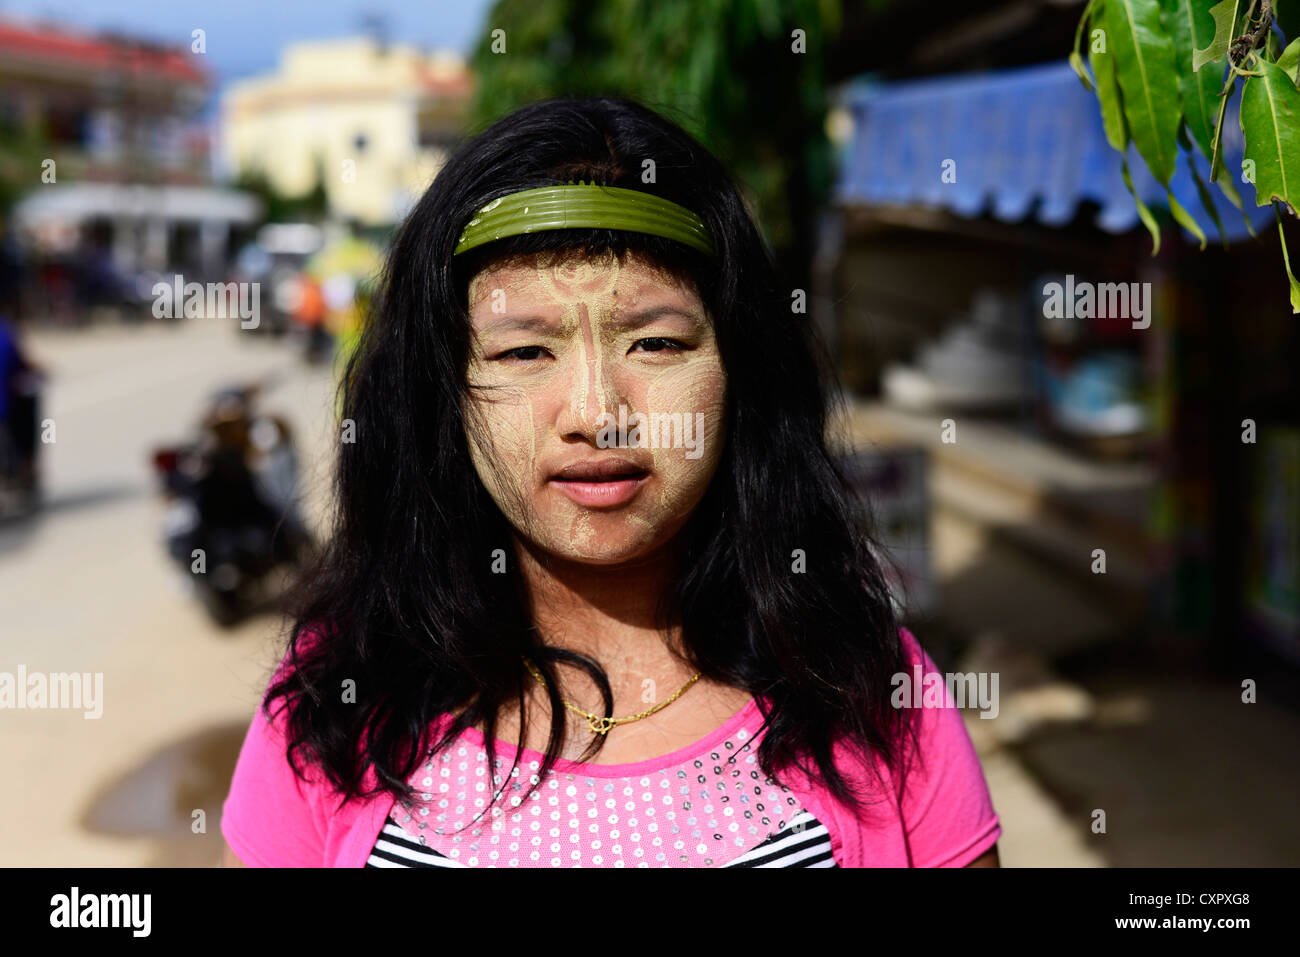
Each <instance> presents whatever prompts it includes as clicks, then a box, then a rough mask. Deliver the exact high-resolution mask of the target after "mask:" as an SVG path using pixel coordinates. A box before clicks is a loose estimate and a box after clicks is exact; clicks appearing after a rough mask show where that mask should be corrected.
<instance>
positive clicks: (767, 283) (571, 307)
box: [222, 97, 1001, 867]
mask: <svg viewBox="0 0 1300 957" xmlns="http://www.w3.org/2000/svg"><path fill="white" fill-rule="evenodd" d="M789 302H790V297H789V294H788V292H786V291H782V290H779V289H777V288H776V287H775V278H774V267H773V264H772V260H771V258H770V255H769V253H768V251H767V249H766V247H765V246H764V244H763V241H762V240H761V238H760V236H759V234H758V232H757V230H756V229H755V227H754V225H753V223H752V222H751V220H750V218H749V216H748V214H747V212H746V208H745V205H744V203H743V201H742V199H741V197H740V195H739V194H738V193H737V190H736V188H735V186H734V185H733V183H732V182H731V181H730V179H729V178H728V176H727V175H726V173H725V172H724V170H723V169H722V168H721V166H720V165H719V164H718V162H717V161H716V160H715V159H714V158H713V157H712V156H710V155H709V154H708V153H707V152H706V151H705V150H704V149H703V148H702V147H701V146H700V145H699V144H698V143H697V142H695V141H694V140H693V139H691V138H690V137H689V136H687V135H686V134H685V133H684V132H683V131H682V130H680V129H679V128H678V127H676V126H675V125H673V124H671V123H669V122H667V121H666V120H664V119H663V118H661V117H660V116H658V115H656V114H655V113H653V112H651V111H650V110H648V109H646V108H644V107H642V106H639V105H636V104H634V103H631V102H628V101H625V100H621V99H615V98H604V97H602V98H591V99H571V100H557V101H549V102H543V103H538V104H534V105H532V106H528V107H526V108H524V109H522V110H519V111H518V112H516V113H514V114H512V115H511V116H508V117H506V118H505V119H503V120H501V121H499V122H498V123H496V124H495V125H493V126H492V127H490V128H489V129H487V130H486V131H485V132H483V133H481V134H480V135H478V136H477V137H475V138H474V139H472V140H470V141H469V142H468V143H466V144H465V145H464V146H463V147H462V148H461V149H460V150H459V151H458V152H457V153H456V155H455V156H454V157H453V158H452V159H451V160H450V161H449V163H448V164H447V165H446V166H445V167H444V168H443V170H442V171H441V172H440V173H439V175H438V177H437V178H436V180H435V181H434V183H433V185H432V186H431V187H430V189H429V190H428V192H427V193H426V194H425V195H424V197H423V198H422V199H421V201H420V202H419V204H418V205H417V206H416V208H415V209H414V211H413V212H412V213H411V214H410V216H409V217H408V219H407V221H406V222H405V223H404V225H403V226H402V228H401V229H400V231H399V233H398V235H397V236H396V238H395V240H394V243H393V246H392V249H391V251H390V255H389V259H388V263H387V268H386V273H385V277H384V283H383V288H382V291H381V294H380V296H379V299H378V301H377V303H376V307H375V312H374V315H373V316H372V318H371V319H370V321H369V322H368V323H367V324H366V326H365V329H364V332H363V333H362V339H361V342H360V344H359V347H358V351H357V354H356V356H355V357H354V358H353V360H352V361H351V362H350V364H349V367H348V370H347V375H346V377H345V381H344V383H343V388H344V405H343V408H344V421H343V441H342V444H341V446H340V462H339V478H338V496H339V508H338V511H337V525H336V528H335V531H334V536H333V540H332V542H331V544H330V546H329V548H328V551H327V552H326V553H325V554H324V556H323V559H322V562H321V564H320V567H319V569H318V573H317V574H316V576H315V577H314V578H313V579H312V580H311V582H310V584H309V586H308V588H307V591H306V595H305V600H304V601H303V603H302V605H301V609H300V611H299V613H298V615H297V618H296V622H295V626H294V629H293V632H292V636H291V641H290V643H289V648H288V651H287V653H286V655H285V658H284V661H283V663H282V665H281V667H280V669H279V671H278V673H277V675H276V676H275V678H274V679H273V681H272V683H271V685H270V687H269V689H268V693H267V695H266V698H265V700H264V702H263V708H262V710H261V711H259V713H258V714H257V715H256V716H255V717H254V721H253V724H252V727H251V728H250V730H249V734H248V737H247V739H246V741H245V744H244V748H243V751H242V753H241V756H240V759H239V764H238V766H237V768H236V771H235V775H234V780H233V783H232V787H231V793H230V796H229V797H228V799H227V801H226V805H225V808H224V815H223V820H222V831H223V834H224V835H225V837H226V840H227V849H226V857H225V860H226V862H227V863H230V864H238V863H240V862H242V863H244V864H249V865H252V864H260V865H303V866H320V865H329V866H356V867H359V866H365V865H371V866H442V867H464V866H471V867H472V866H522V867H532V866H541V867H547V866H571V865H585V866H597V867H608V866H614V867H618V866H638V865H639V866H656V867H658V866H669V867H678V866H706V867H707V866H714V867H717V866H820V867H827V866H830V867H833V866H869V865H886V866H907V865H917V866H927V865H949V866H967V865H971V864H978V865H981V866H997V856H996V842H997V839H998V837H999V835H1000V833H1001V831H1000V828H999V825H998V820H997V816H996V814H995V813H994V811H993V807H992V804H991V802H990V800H989V795H988V790H987V788H986V786H985V783H984V779H983V776H982V773H981V771H980V767H979V763H978V760H977V759H976V757H975V754H974V751H973V749H972V747H971V742H970V739H969V737H968V736H967V734H966V731H965V727H964V725H963V724H962V720H961V715H960V712H959V711H957V710H955V709H953V708H951V707H948V708H931V709H921V710H920V711H918V712H913V711H911V710H908V709H906V708H895V707H893V706H891V703H890V697H891V691H892V690H893V688H894V682H893V681H892V679H893V676H895V675H899V674H904V673H907V674H910V673H911V668H912V666H913V665H914V664H921V665H922V666H923V667H924V668H925V669H927V670H932V669H933V663H932V662H931V661H930V660H929V658H928V657H926V656H924V653H923V652H922V651H921V649H920V648H919V646H918V645H917V644H916V642H915V639H913V638H912V637H911V635H910V634H908V633H907V632H906V631H905V630H900V629H899V627H898V624H897V622H896V621H895V619H894V615H893V610H892V607H891V603H890V597H889V594H888V590H887V587H886V584H885V581H884V579H883V576H882V572H881V569H880V566H879V565H878V563H877V561H876V559H875V558H874V557H873V553H872V551H871V549H870V548H869V547H868V541H867V539H866V537H865V536H864V534H863V533H862V532H861V531H860V530H859V529H858V528H857V525H856V522H855V518H854V516H855V512H854V509H853V506H852V503H851V502H850V500H849V499H848V497H847V495H846V492H845V487H844V484H843V482H842V481H841V479H840V477H839V475H838V473H837V472H836V470H835V468H834V466H833V464H832V460H831V458H830V456H829V455H828V452H827V449H826V446H825V444H824V440H823V433H824V426H825V421H826V416H827V411H826V404H825V403H826V400H825V397H824V394H823V392H822V388H821V384H820V381H819V376H818V366H817V363H816V361H815V359H814V352H813V347H812V344H811V342H810V339H809V335H810V333H809V329H808V327H807V325H806V324H805V322H804V321H803V317H802V316H799V315H792V314H791V311H790V309H789V306H788V303H789ZM947 701H948V703H951V699H947ZM295 769H296V771H297V772H300V773H299V776H298V777H295ZM489 779H490V780H491V784H490V785H489V783H488V782H489Z"/></svg>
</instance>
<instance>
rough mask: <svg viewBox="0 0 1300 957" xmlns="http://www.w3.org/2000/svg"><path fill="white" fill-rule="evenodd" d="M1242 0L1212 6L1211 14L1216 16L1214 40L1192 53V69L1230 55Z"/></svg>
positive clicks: (1232, 0)
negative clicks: (1238, 8) (1229, 50)
mask: <svg viewBox="0 0 1300 957" xmlns="http://www.w3.org/2000/svg"><path fill="white" fill-rule="evenodd" d="M1239 4H1240V0H1223V2H1222V3H1216V4H1215V5H1214V6H1212V7H1210V16H1212V17H1213V18H1214V40H1213V41H1212V42H1211V43H1210V45H1209V46H1208V47H1205V48H1203V49H1200V50H1197V51H1196V52H1195V53H1194V54H1193V55H1192V69H1193V70H1199V69H1200V68H1201V67H1203V66H1204V65H1205V64H1207V63H1211V62H1213V61H1214V60H1222V59H1223V58H1224V57H1226V56H1227V55H1228V47H1229V46H1231V45H1232V28H1233V26H1234V25H1235V24H1236V22H1237V7H1238V5H1239Z"/></svg>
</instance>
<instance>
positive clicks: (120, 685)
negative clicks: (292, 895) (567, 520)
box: [0, 320, 1300, 866]
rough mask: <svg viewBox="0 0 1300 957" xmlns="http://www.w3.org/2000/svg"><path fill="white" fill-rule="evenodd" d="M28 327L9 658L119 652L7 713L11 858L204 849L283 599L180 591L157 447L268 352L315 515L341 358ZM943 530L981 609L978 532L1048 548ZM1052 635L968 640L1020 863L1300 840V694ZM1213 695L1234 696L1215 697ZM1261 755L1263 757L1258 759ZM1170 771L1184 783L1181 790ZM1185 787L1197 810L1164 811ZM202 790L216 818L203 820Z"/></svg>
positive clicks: (88, 657)
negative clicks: (1097, 653)
mask: <svg viewBox="0 0 1300 957" xmlns="http://www.w3.org/2000/svg"><path fill="white" fill-rule="evenodd" d="M32 350H34V352H35V355H36V358H38V360H39V361H42V363H43V364H45V365H47V368H48V369H49V372H51V384H49V390H48V393H47V407H45V410H44V413H43V415H44V416H48V417H51V419H53V420H55V424H56V429H57V432H56V441H55V442H53V443H52V445H48V446H44V447H43V451H44V452H47V455H48V458H47V459H45V463H44V468H45V477H47V507H45V508H44V510H43V511H42V512H40V514H39V515H38V516H35V518H34V519H31V520H30V521H27V523H22V524H17V525H13V524H10V525H5V527H3V528H0V581H3V583H4V586H3V588H0V623H3V632H4V642H3V650H4V662H3V663H0V667H3V668H5V670H10V671H12V670H16V668H17V666H18V664H25V666H26V667H27V670H29V672H31V671H81V672H85V671H90V672H96V671H99V672H103V674H104V703H103V716H101V718H99V719H86V718H83V716H82V713H81V711H60V710H32V711H26V713H23V714H22V715H16V714H10V719H18V718H21V720H8V722H0V762H3V766H4V767H6V768H8V770H9V774H10V775H12V776H10V778H9V780H12V781H13V783H14V787H9V788H5V789H4V791H3V792H0V820H4V822H5V823H4V826H3V827H4V833H3V836H0V865H48V863H52V862H56V861H57V862H62V863H68V865H78V866H139V865H143V866H166V865H181V866H186V865H188V866H195V865H199V866H201V865H208V863H211V862H212V861H213V859H214V858H216V856H217V853H218V852H220V832H218V830H217V822H218V814H220V806H221V801H222V800H224V797H225V793H226V788H227V785H229V775H230V770H231V768H233V766H234V761H235V757H237V754H238V748H239V742H240V741H242V737H243V733H244V729H246V728H247V722H248V718H250V714H251V711H252V707H253V706H255V702H256V698H257V694H259V692H260V690H261V688H263V685H264V683H265V679H266V675H268V674H269V667H270V666H272V663H273V662H272V638H273V636H274V633H276V629H277V627H278V620H277V619H276V618H274V616H273V615H263V616H260V618H256V619H253V620H251V622H248V623H246V624H243V625H240V627H238V628H235V629H231V631H229V632H222V631H220V629H218V628H216V627H214V625H213V624H212V623H211V620H209V619H208V616H207V615H205V614H204V612H203V609H201V607H200V605H199V602H198V601H195V599H194V598H192V597H191V596H188V594H186V593H185V590H183V588H182V580H181V577H179V573H178V572H177V571H175V570H174V568H173V567H172V566H170V564H169V562H168V560H166V557H165V554H164V550H162V544H161V541H160V536H159V521H160V518H161V506H160V503H159V498H157V494H156V488H155V479H153V475H152V473H151V464H149V454H151V450H152V449H153V446H155V445H159V443H165V442H168V441H172V439H175V438H177V437H181V436H183V434H185V433H186V430H187V429H188V428H190V426H191V424H192V420H194V417H195V416H196V413H198V410H199V407H200V406H201V403H203V400H204V398H205V397H207V395H208V394H209V393H211V391H212V390H214V389H217V387H218V386H221V385H224V384H226V382H230V381H234V380H238V378H240V377H261V376H266V374H272V376H276V377H277V378H276V385H274V386H273V387H272V389H270V390H269V391H268V394H266V399H265V402H264V407H265V408H266V410H273V411H277V412H281V413H283V415H286V416H287V417H289V419H290V420H291V423H292V424H294V426H295V429H296V430H298V441H299V443H300V449H302V451H303V463H304V479H305V497H307V507H308V514H309V515H311V516H312V519H313V520H315V521H317V523H318V520H320V515H321V512H322V507H324V493H325V492H326V485H325V481H326V473H325V468H326V467H328V462H329V455H330V451H331V450H330V447H329V443H330V437H331V420H330V406H329V390H330V384H331V380H330V376H329V372H328V371H326V369H325V368H322V367H309V365H307V364H304V363H303V361H302V359H300V356H299V352H298V350H296V347H295V346H294V345H292V343H291V342H290V341H287V339H281V341H272V339H269V338H268V337H261V335H250V334H243V333H235V332H234V330H233V329H231V326H230V324H224V322H221V321H220V320H216V321H205V320H198V321H185V322H175V324H172V325H170V326H166V328H160V326H157V325H152V324H147V325H140V326H101V328H95V329H91V330H83V332H79V333H39V334H36V335H34V337H32ZM933 536H935V545H933V547H935V559H936V567H937V568H939V572H940V583H939V584H940V588H944V586H945V585H946V586H948V601H949V614H948V618H953V616H956V618H957V620H962V619H963V618H965V619H966V620H967V622H971V620H979V618H980V616H979V615H978V614H975V611H976V610H975V609H974V606H971V602H970V601H965V602H963V601H962V597H961V596H962V592H961V590H956V589H954V585H956V584H957V583H958V581H959V579H961V575H962V573H965V572H967V571H969V566H970V560H969V559H970V555H971V554H974V553H978V555H979V566H980V568H983V570H984V573H992V575H996V573H997V572H996V570H997V568H998V567H1004V568H1014V570H1015V575H1017V576H1018V577H1017V580H1018V581H1021V583H1022V585H1027V584H1028V583H1030V581H1032V570H1031V568H1028V567H1022V566H1017V564H1015V563H1017V562H1021V563H1023V558H1017V557H1015V555H1014V554H1013V553H1011V551H1009V550H1006V549H1005V547H1001V549H1000V547H998V546H995V545H988V544H985V545H983V546H982V547H975V546H974V545H972V544H971V542H970V538H969V536H970V533H969V531H963V529H962V527H961V523H959V521H958V520H957V519H956V518H953V516H950V515H949V516H946V518H945V512H943V511H940V512H939V518H936V520H935V523H933ZM963 555H966V558H967V560H965V562H963ZM1028 590H1032V589H1028ZM984 601H985V602H987V601H988V594H987V593H984ZM958 606H961V607H958ZM1080 607H1082V606H1080ZM963 609H965V611H963ZM1030 612H1031V614H1028V618H1032V616H1034V612H1032V609H1031V610H1030ZM1026 619H1027V616H1026V615H1014V614H1011V611H1010V610H1008V609H1005V607H1004V609H1002V611H1001V619H1000V620H1001V622H1002V623H1004V627H1008V628H1015V627H1022V628H1024V635H1032V633H1034V631H1035V629H1034V624H1032V622H1028V620H1026ZM1039 635H1040V636H1043V638H1044V642H1047V644H1044V645H1043V651H1044V654H1039V655H1036V654H1035V653H1034V650H1032V648H1034V642H1032V641H1027V640H1026V638H1024V636H1023V635H1022V636H1019V641H1018V645H1017V648H1018V650H1017V653H1015V661H1011V659H1009V658H1006V657H1004V658H1001V659H998V658H996V657H991V655H997V654H1000V651H998V650H997V646H996V642H992V644H991V642H980V641H976V642H975V644H974V646H972V648H971V650H970V654H971V655H974V657H975V661H966V662H963V663H962V668H989V670H996V671H998V672H1000V674H1001V675H1002V688H1001V693H1002V706H1001V713H1000V715H998V718H997V719H995V720H983V719H980V718H979V716H978V714H975V713H970V714H969V718H967V726H969V727H970V731H971V735H972V737H974V740H975V742H976V745H978V748H979V750H980V755H982V761H983V763H984V771H985V775H987V778H988V783H989V788H991V789H992V793H993V801H995V806H996V807H997V810H998V813H1000V815H1001V818H1002V827H1004V831H1005V833H1004V837H1002V841H1001V857H1002V863H1004V866H1104V865H1106V863H1122V865H1143V863H1153V862H1161V863H1174V862H1178V863H1196V862H1205V863H1284V862H1286V861H1290V859H1294V856H1295V845H1296V840H1297V839H1300V835H1297V833H1295V831H1296V828H1295V826H1294V824H1288V823H1287V815H1286V813H1284V805H1286V797H1284V796H1286V794H1288V793H1294V792H1292V791H1290V788H1288V785H1287V779H1288V778H1290V779H1294V778H1295V776H1296V771H1295V770H1294V768H1290V767H1287V766H1286V763H1284V762H1282V761H1279V759H1278V758H1279V755H1281V754H1282V753H1284V752H1286V750H1287V749H1288V748H1290V746H1291V744H1290V742H1291V741H1294V740H1295V736H1296V733H1297V732H1300V728H1297V727H1296V724H1297V722H1296V719H1295V715H1294V714H1292V713H1290V711H1284V710H1277V709H1274V707H1269V706H1264V705H1261V706H1260V709H1261V710H1258V711H1252V713H1251V715H1249V718H1238V719H1236V722H1238V723H1239V724H1240V723H1242V722H1245V723H1247V724H1248V726H1249V729H1251V732H1249V736H1248V739H1249V740H1243V739H1245V737H1247V736H1245V735H1238V732H1240V731H1243V728H1238V732H1234V731H1232V726H1231V724H1230V722H1231V720H1232V718H1231V715H1230V714H1229V713H1234V711H1235V713H1240V707H1242V706H1240V705H1238V703H1234V702H1235V700H1234V697H1232V694H1231V690H1232V689H1231V687H1226V688H1221V689H1218V690H1221V692H1223V694H1213V696H1212V693H1210V689H1206V688H1205V687H1203V685H1200V684H1197V683H1195V681H1191V683H1188V681H1179V680H1178V679H1177V677H1175V679H1170V680H1169V681H1166V683H1165V684H1164V685H1162V688H1161V689H1158V690H1157V689H1154V688H1152V687H1151V685H1149V683H1145V681H1144V683H1143V684H1141V685H1140V687H1138V688H1134V687H1132V679H1131V677H1130V679H1128V681H1130V687H1127V688H1125V687H1122V679H1119V680H1121V687H1119V688H1115V689H1114V693H1102V694H1092V693H1089V692H1088V690H1086V689H1084V688H1083V687H1080V685H1076V684H1071V683H1067V681H1063V680H1062V679H1060V677H1058V676H1056V675H1054V674H1052V672H1050V671H1048V670H1045V666H1044V661H1045V659H1047V657H1048V655H1047V650H1049V648H1050V642H1048V641H1047V640H1048V638H1050V637H1052V636H1050V635H1044V633H1043V632H1041V629H1039ZM926 637H927V638H928V637H931V636H926ZM1001 654H1004V655H1005V651H1002V653H1001ZM1102 680H1106V679H1102ZM1112 680H1113V679H1112ZM1148 692H1153V693H1152V694H1148ZM1212 697H1213V698H1222V700H1221V701H1218V705H1217V706H1216V705H1214V703H1213V701H1212ZM1208 702H1209V703H1208ZM1196 713H1200V714H1203V718H1201V719H1200V722H1199V726H1201V729H1200V732H1199V733H1197V735H1195V736H1192V737H1195V739H1196V741H1199V742H1200V744H1199V746H1196V748H1190V746H1188V744H1190V737H1188V731H1187V727H1186V722H1184V718H1186V716H1187V715H1190V714H1196ZM1216 728H1217V729H1218V735H1219V737H1222V739H1223V740H1222V741H1216V740H1214V733H1216ZM1234 735H1238V737H1236V744H1235V745H1234ZM1139 741H1143V742H1144V744H1141V746H1140V748H1136V745H1138V742H1139ZM1135 748H1136V752H1135ZM1232 750H1235V753H1236V754H1238V755H1239V761H1238V765H1239V767H1238V771H1236V772H1235V774H1234V775H1222V774H1206V771H1205V768H1206V766H1208V762H1209V759H1210V758H1213V755H1214V754H1219V755H1222V754H1225V753H1227V752H1232ZM1134 753H1136V754H1138V755H1139V757H1138V758H1136V759H1135V758H1130V759H1127V761H1126V759H1123V755H1126V754H1134ZM1030 768H1032V771H1031V770H1030ZM1269 768H1271V770H1269ZM1251 774H1262V775H1264V776H1265V778H1268V779H1269V780H1262V779H1261V780H1258V781H1253V783H1251V781H1248V780H1247V779H1245V778H1243V775H1251ZM1197 780H1199V781H1201V784H1200V785H1199V787H1197V788H1195V792H1196V794H1197V800H1196V801H1192V800H1191V798H1190V797H1188V793H1190V792H1191V791H1193V788H1191V784H1192V783H1193V781H1197ZM1162 781H1165V784H1164V785H1162V784H1161V783H1162ZM1177 781H1183V783H1184V784H1187V785H1188V788H1178V793H1175V794H1170V793H1167V792H1169V788H1170V787H1177V785H1175V784H1173V783H1177ZM1292 783H1294V781H1292ZM1243 788H1244V789H1245V791H1248V792H1251V793H1255V794H1260V796H1262V794H1275V796H1278V798H1279V801H1281V802H1282V804H1277V802H1274V804H1270V805H1269V806H1262V805H1261V806H1260V807H1258V809H1257V810H1258V811H1260V813H1262V814H1265V815H1266V817H1268V818H1269V819H1270V820H1271V822H1274V826H1275V827H1281V828H1282V832H1281V833H1278V832H1277V831H1274V832H1273V833H1274V839H1273V840H1269V841H1256V843H1253V844H1252V840H1251V835H1255V833H1258V832H1260V828H1258V827H1257V824H1258V820H1256V819H1253V818H1249V819H1248V818H1240V817H1234V815H1231V814H1229V813H1225V809H1230V807H1231V806H1232V805H1234V804H1235V802H1236V801H1238V800H1239V798H1240V792H1242V789H1243ZM1162 794H1164V797H1161V796H1162ZM1175 804H1177V805H1178V806H1180V807H1183V809H1184V810H1183V811H1180V814H1179V815H1178V817H1177V819H1175V818H1169V817H1167V814H1166V810H1167V807H1170V806H1173V805H1175ZM1093 806H1102V807H1106V809H1109V810H1110V813H1112V814H1115V818H1114V819H1113V822H1112V826H1113V828H1117V827H1122V828H1123V831H1125V840H1112V839H1108V837H1106V836H1095V835H1091V833H1089V831H1088V823H1089V818H1088V813H1089V811H1091V807H1093ZM195 810H203V811H204V813H205V818H207V819H205V833H199V835H196V833H194V832H192V831H191V822H192V820H194V817H192V815H194V811H195ZM1187 814H1191V815H1192V818H1193V820H1188V819H1187ZM1197 815H1200V817H1201V818H1203V819H1199V820H1197V819H1196V818H1197ZM1205 820H1218V822H1219V824H1218V826H1217V827H1218V830H1219V831H1222V835H1221V836H1222V840H1221V841H1217V843H1216V845H1214V846H1213V848H1212V846H1209V845H1208V844H1206V843H1205V840H1200V841H1197V843H1195V844H1192V843H1190V841H1188V840H1187V837H1188V836H1190V835H1191V833H1192V832H1201V833H1204V828H1205V827H1206V824H1205ZM1179 848H1187V849H1188V850H1190V852H1191V857H1188V856H1186V854H1183V856H1179V854H1178V849H1179ZM1110 852H1123V853H1122V859H1113V857H1112V854H1110ZM1171 856H1173V857H1171Z"/></svg>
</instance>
